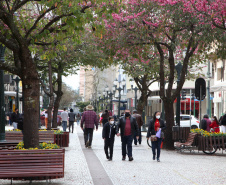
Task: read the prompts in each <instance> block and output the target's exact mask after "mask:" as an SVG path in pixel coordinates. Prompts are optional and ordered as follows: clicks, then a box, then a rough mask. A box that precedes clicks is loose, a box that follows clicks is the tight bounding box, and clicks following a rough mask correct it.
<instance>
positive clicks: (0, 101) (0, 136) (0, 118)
mask: <svg viewBox="0 0 226 185" xmlns="http://www.w3.org/2000/svg"><path fill="white" fill-rule="evenodd" d="M4 54H5V47H4V46H2V45H1V44H0V62H1V63H3V62H5V58H4ZM0 106H1V107H0V141H5V96H4V71H3V70H0Z"/></svg>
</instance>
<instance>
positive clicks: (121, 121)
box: [116, 116, 139, 137]
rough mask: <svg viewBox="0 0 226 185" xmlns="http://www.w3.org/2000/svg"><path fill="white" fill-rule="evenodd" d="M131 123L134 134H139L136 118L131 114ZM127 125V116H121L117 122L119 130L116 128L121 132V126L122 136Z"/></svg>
mask: <svg viewBox="0 0 226 185" xmlns="http://www.w3.org/2000/svg"><path fill="white" fill-rule="evenodd" d="M130 124H131V133H132V135H134V134H136V136H138V131H139V128H138V125H137V120H136V118H134V117H132V116H130ZM125 126H126V118H125V116H122V117H120V118H119V122H118V124H117V130H116V132H117V133H119V128H120V129H121V137H123V136H124V133H125Z"/></svg>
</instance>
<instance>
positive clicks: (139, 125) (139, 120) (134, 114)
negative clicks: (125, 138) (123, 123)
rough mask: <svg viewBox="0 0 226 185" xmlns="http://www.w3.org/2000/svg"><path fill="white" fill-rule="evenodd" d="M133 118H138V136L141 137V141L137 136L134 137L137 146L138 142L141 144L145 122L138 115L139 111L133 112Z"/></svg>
mask: <svg viewBox="0 0 226 185" xmlns="http://www.w3.org/2000/svg"><path fill="white" fill-rule="evenodd" d="M132 116H133V117H134V118H136V120H137V125H138V134H137V135H138V136H139V139H137V137H136V135H134V144H135V145H137V141H138V142H139V144H141V141H142V136H141V126H142V125H143V120H142V117H141V115H140V114H138V113H137V110H134V111H133V114H132Z"/></svg>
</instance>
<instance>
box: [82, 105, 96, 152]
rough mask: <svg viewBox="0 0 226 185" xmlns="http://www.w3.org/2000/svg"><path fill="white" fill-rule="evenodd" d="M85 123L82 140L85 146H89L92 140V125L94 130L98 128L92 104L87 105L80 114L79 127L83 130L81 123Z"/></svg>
mask: <svg viewBox="0 0 226 185" xmlns="http://www.w3.org/2000/svg"><path fill="white" fill-rule="evenodd" d="M84 123H85V128H84V140H85V146H86V147H87V148H91V146H92V140H93V129H94V125H96V130H98V119H97V115H96V113H95V112H94V111H93V106H92V105H88V106H87V107H86V111H85V112H83V114H82V120H81V125H80V126H81V129H82V130H83V124H84Z"/></svg>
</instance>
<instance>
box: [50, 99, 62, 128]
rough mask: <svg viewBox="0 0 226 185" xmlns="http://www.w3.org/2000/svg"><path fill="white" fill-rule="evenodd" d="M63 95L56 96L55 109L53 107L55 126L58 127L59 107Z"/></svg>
mask: <svg viewBox="0 0 226 185" xmlns="http://www.w3.org/2000/svg"><path fill="white" fill-rule="evenodd" d="M61 97H62V96H58V95H57V97H56V100H55V102H54V109H53V125H52V127H53V128H57V113H58V109H59V105H60V100H61Z"/></svg>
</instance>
